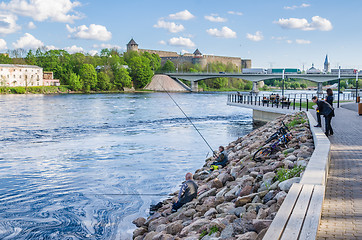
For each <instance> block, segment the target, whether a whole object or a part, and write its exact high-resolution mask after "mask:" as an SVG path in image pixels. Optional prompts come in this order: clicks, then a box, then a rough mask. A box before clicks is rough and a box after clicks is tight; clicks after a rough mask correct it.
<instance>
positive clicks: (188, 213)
mask: <svg viewBox="0 0 362 240" xmlns="http://www.w3.org/2000/svg"><path fill="white" fill-rule="evenodd" d="M282 121H283V122H284V123H285V124H286V125H287V126H288V127H289V129H290V131H291V133H292V134H293V139H292V140H291V141H290V142H289V143H288V146H287V148H282V149H281V150H280V151H278V152H277V153H275V154H273V155H271V156H269V157H267V158H266V159H265V161H263V162H255V161H253V160H252V157H253V154H254V152H256V151H257V150H258V149H259V148H260V147H261V146H263V145H264V144H265V140H267V139H268V138H269V137H270V136H271V135H272V134H273V133H275V132H276V131H277V130H278V129H279V128H280V127H281V125H282ZM226 150H227V152H228V157H229V164H228V165H227V166H226V167H225V168H223V169H219V170H217V171H213V172H210V171H209V166H210V164H211V162H212V161H213V159H211V158H209V159H206V163H205V165H204V166H203V167H202V168H200V169H198V170H197V171H196V172H195V174H194V180H195V182H196V183H197V184H198V186H199V193H198V197H197V199H194V200H193V201H192V202H189V203H187V204H186V205H184V206H183V207H182V208H181V209H179V210H178V211H177V212H176V213H172V214H171V211H170V210H171V206H172V202H174V201H177V192H175V193H173V194H172V198H169V199H167V200H164V201H163V206H162V207H161V208H160V209H159V210H158V211H157V212H156V213H154V214H153V215H151V216H149V217H148V218H147V219H145V218H137V219H135V220H134V221H133V223H134V224H135V225H136V226H137V229H136V230H135V231H134V232H133V239H136V240H171V239H187V240H198V239H203V240H209V239H238V240H244V239H245V240H246V239H262V238H263V236H264V234H265V232H266V231H267V229H268V227H269V225H270V224H271V222H272V221H273V219H274V217H275V215H276V213H277V211H278V209H279V208H280V206H281V204H282V203H283V201H284V199H285V197H286V195H287V194H288V191H289V189H290V187H291V186H292V184H293V183H296V182H299V181H300V177H301V176H302V174H303V172H304V169H305V166H306V165H307V164H308V161H309V159H310V157H311V155H312V153H313V151H314V144H313V138H312V133H311V131H310V129H309V123H308V118H307V116H306V115H305V113H302V112H300V113H297V114H294V115H286V116H281V117H279V118H277V119H275V120H273V121H271V122H269V123H267V124H266V125H264V126H262V127H260V128H258V129H256V130H254V131H253V132H251V133H249V134H248V135H246V136H244V137H242V138H239V139H237V140H236V141H234V142H231V143H230V144H229V145H228V146H227V147H226Z"/></svg>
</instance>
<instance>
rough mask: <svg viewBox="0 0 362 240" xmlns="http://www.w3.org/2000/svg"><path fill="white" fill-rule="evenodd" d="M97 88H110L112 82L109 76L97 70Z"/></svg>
mask: <svg viewBox="0 0 362 240" xmlns="http://www.w3.org/2000/svg"><path fill="white" fill-rule="evenodd" d="M97 88H98V89H99V90H106V91H107V90H110V89H111V88H112V83H111V80H110V77H109V76H108V75H107V74H106V73H104V72H99V73H98V75H97Z"/></svg>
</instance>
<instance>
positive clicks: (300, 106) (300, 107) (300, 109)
mask: <svg viewBox="0 0 362 240" xmlns="http://www.w3.org/2000/svg"><path fill="white" fill-rule="evenodd" d="M299 102H300V105H299V111H302V98H301V99H299Z"/></svg>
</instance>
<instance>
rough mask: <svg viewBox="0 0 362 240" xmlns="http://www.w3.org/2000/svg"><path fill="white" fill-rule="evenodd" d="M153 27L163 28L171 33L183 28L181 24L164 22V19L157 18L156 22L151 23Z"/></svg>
mask: <svg viewBox="0 0 362 240" xmlns="http://www.w3.org/2000/svg"><path fill="white" fill-rule="evenodd" d="M153 27H155V28H164V29H167V30H168V31H169V32H171V33H178V32H181V31H183V30H185V28H184V26H183V25H182V24H176V23H174V22H166V21H164V20H158V22H157V24H155V25H153Z"/></svg>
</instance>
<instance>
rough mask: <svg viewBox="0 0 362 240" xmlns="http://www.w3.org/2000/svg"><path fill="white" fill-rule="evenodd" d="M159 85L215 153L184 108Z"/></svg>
mask: <svg viewBox="0 0 362 240" xmlns="http://www.w3.org/2000/svg"><path fill="white" fill-rule="evenodd" d="M158 84H160V86H161V87H162V89H163V90H164V91H165V92H166V93H167V95H168V96H169V97H170V98H171V99H172V101H173V102H174V103H175V105H176V106H177V107H178V108H179V109H180V111H181V112H182V113H183V114H184V115H185V117H186V118H187V120H189V121H190V123H191V125H192V126H193V127H194V128H195V130H196V131H197V132H198V133H199V134H200V136H201V138H202V139H203V140H204V142H205V143H206V144H207V146H208V147H209V148H210V150H211V152H212V153H214V150H213V149H212V147H211V146H210V144H209V143H208V142H207V141H206V139H205V138H204V136H202V134H201V133H200V131H199V129H197V127H196V126H195V124H194V123H193V122H192V121H191V119H190V118H189V117H188V116H187V115H186V113H185V112H184V111H183V110H182V108H181V107H180V106H179V105H178V104H177V102H176V101H175V99H173V97H172V96H171V95H170V94H169V93H168V91H167V90H166V89H165V88H164V87H163V86H162V85H161V83H160V82H158Z"/></svg>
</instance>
